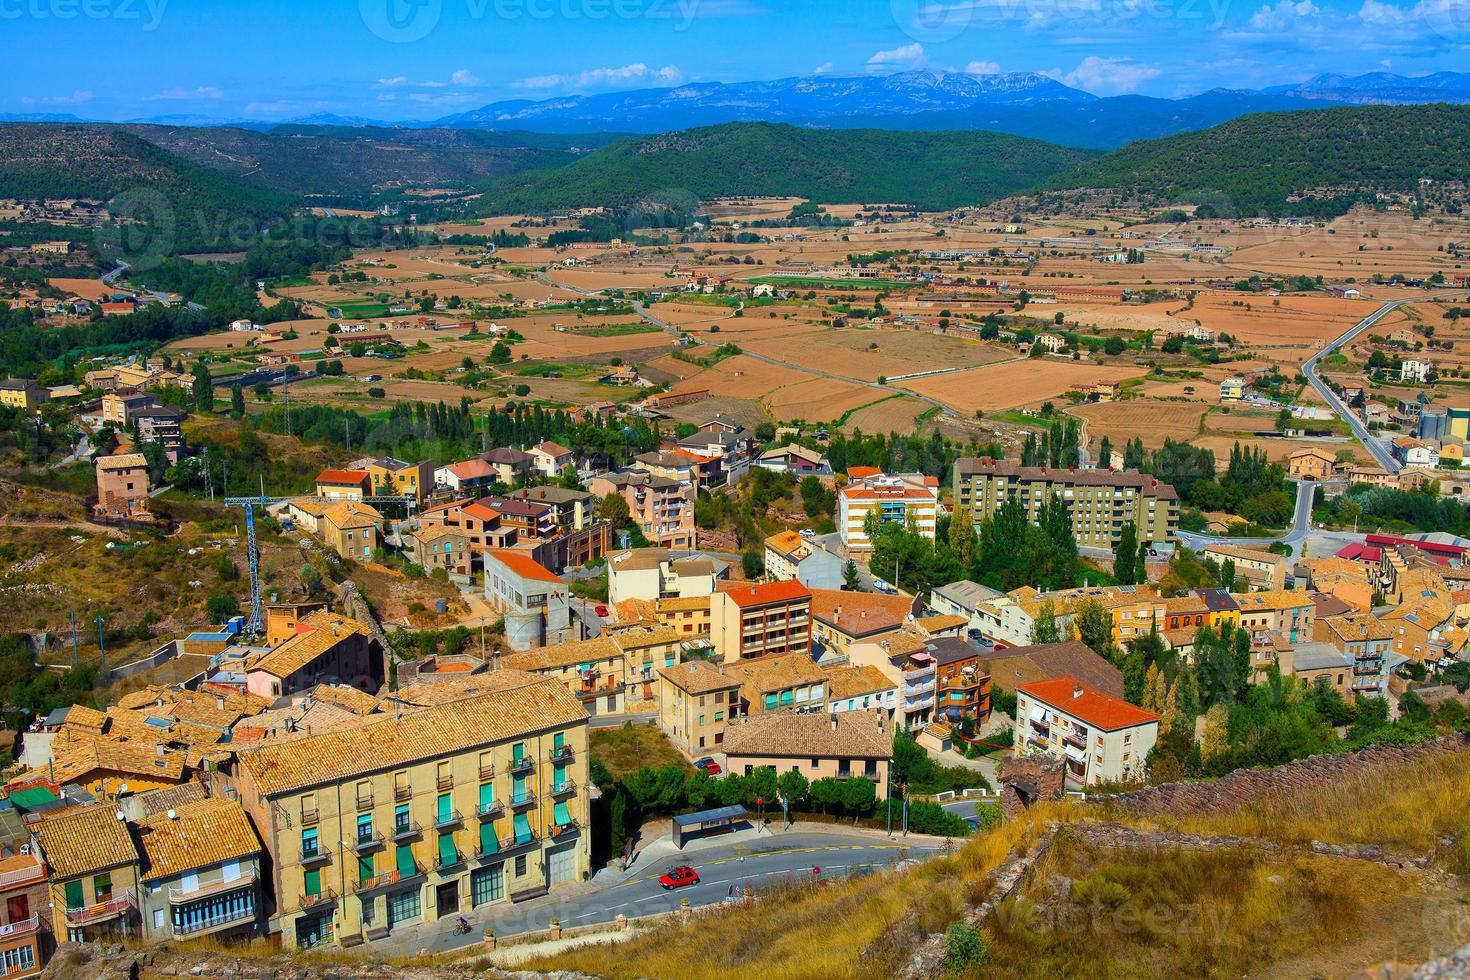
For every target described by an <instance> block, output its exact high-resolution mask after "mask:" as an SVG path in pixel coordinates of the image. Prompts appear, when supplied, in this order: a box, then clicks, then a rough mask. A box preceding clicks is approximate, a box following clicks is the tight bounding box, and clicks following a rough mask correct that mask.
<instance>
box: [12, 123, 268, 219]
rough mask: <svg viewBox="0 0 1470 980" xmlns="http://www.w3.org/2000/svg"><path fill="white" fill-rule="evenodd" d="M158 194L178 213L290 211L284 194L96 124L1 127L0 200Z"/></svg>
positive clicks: (99, 198)
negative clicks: (125, 193)
mask: <svg viewBox="0 0 1470 980" xmlns="http://www.w3.org/2000/svg"><path fill="white" fill-rule="evenodd" d="M142 189H146V190H149V191H153V192H155V193H157V194H160V195H162V196H163V197H164V199H165V200H167V201H168V202H169V203H170V204H171V205H173V207H174V208H175V210H177V211H179V212H181V213H182V212H189V213H196V212H197V213H203V214H208V215H213V214H223V215H224V216H225V218H224V220H225V221H228V220H230V218H233V217H241V216H245V217H252V218H264V217H268V216H272V215H278V214H284V213H286V212H288V211H289V210H290V207H291V199H290V197H288V196H287V195H283V194H279V193H275V192H271V191H267V190H261V189H257V188H252V187H249V186H246V185H245V184H242V183H240V182H239V181H236V180H233V179H231V178H230V177H228V176H225V175H222V174H218V173H215V172H213V171H211V170H208V169H206V168H204V167H200V166H197V165H195V164H193V163H190V162H188V161H187V160H181V159H179V158H178V157H176V156H174V155H173V154H171V153H168V152H166V151H165V150H163V149H160V148H159V147H157V146H154V145H153V144H152V143H149V142H148V141H146V140H142V139H139V138H138V137H137V136H135V135H133V134H131V133H127V132H123V131H122V130H119V129H114V128H111V127H103V126H76V125H56V124H48V123H16V124H8V125H0V198H15V199H18V200H26V201H33V200H40V199H43V198H49V199H56V198H87V199H90V200H97V201H109V200H112V199H113V198H115V197H117V196H118V195H119V194H122V193H124V192H126V191H136V190H142Z"/></svg>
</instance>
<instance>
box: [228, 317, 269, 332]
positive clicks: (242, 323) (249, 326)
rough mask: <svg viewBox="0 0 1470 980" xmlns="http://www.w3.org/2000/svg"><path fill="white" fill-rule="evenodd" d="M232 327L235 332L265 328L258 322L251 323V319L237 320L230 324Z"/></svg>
mask: <svg viewBox="0 0 1470 980" xmlns="http://www.w3.org/2000/svg"><path fill="white" fill-rule="evenodd" d="M230 329H231V330H233V331H234V332H235V333H244V332H246V331H250V330H264V329H265V328H264V327H262V326H260V325H259V324H257V323H251V322H250V321H249V320H236V321H235V322H234V323H232V324H230Z"/></svg>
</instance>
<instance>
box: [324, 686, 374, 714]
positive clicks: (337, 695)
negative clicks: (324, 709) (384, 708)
mask: <svg viewBox="0 0 1470 980" xmlns="http://www.w3.org/2000/svg"><path fill="white" fill-rule="evenodd" d="M311 696H312V698H314V699H315V700H317V701H322V702H325V703H326V704H335V705H336V706H337V707H339V708H346V709H347V710H348V711H350V712H352V713H353V714H355V715H370V714H372V713H373V712H374V711H377V710H378V707H379V705H380V702H379V701H378V699H377V698H375V697H373V696H372V695H371V694H368V693H367V692H366V691H359V690H358V689H357V688H355V687H349V686H348V685H346V684H318V685H317V686H316V687H314V688H312V689H311Z"/></svg>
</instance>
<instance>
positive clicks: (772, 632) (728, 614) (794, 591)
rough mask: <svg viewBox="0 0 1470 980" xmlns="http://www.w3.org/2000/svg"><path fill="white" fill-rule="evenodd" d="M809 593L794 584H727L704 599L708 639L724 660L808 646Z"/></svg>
mask: <svg viewBox="0 0 1470 980" xmlns="http://www.w3.org/2000/svg"><path fill="white" fill-rule="evenodd" d="M811 613H812V594H811V592H810V591H809V590H808V589H807V588H806V586H804V585H802V584H801V583H800V582H769V583H766V584H763V585H744V584H741V585H731V586H729V587H728V588H726V589H724V590H722V591H720V592H716V593H715V594H714V595H713V596H711V598H710V642H711V643H712V644H713V645H714V648H715V653H716V654H717V655H718V656H719V657H720V658H721V659H723V660H724V661H725V662H726V663H735V662H738V661H741V660H749V659H752V658H754V657H765V656H772V655H780V654H786V653H796V654H800V655H802V656H806V655H807V654H809V653H810V652H811V648H812V615H811Z"/></svg>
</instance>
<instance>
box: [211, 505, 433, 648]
mask: <svg viewBox="0 0 1470 980" xmlns="http://www.w3.org/2000/svg"><path fill="white" fill-rule="evenodd" d="M262 482H263V481H262ZM292 500H311V501H315V502H317V503H321V504H347V503H361V504H369V505H371V504H389V503H391V504H403V505H404V506H405V507H407V508H408V511H409V512H410V513H412V512H413V508H414V505H415V504H416V503H417V502H418V501H417V499H416V498H415V497H414V496H413V495H411V494H404V495H402V496H398V495H390V496H373V497H362V498H359V499H357V500H343V499H341V498H339V497H316V496H312V495H310V494H295V495H293V496H289V497H267V496H266V495H265V489H264V486H263V485H262V488H261V492H260V495H259V496H257V497H226V498H225V500H224V503H225V506H226V507H241V508H243V509H244V510H245V559H246V564H247V565H248V567H249V569H250V618H249V619H248V620H247V621H246V623H245V631H246V632H247V633H254V634H260V633H263V632H265V603H264V601H263V600H262V599H261V588H260V545H259V544H258V543H257V542H256V540H255V508H256V507H269V506H270V505H272V504H283V503H287V502H289V501H292Z"/></svg>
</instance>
